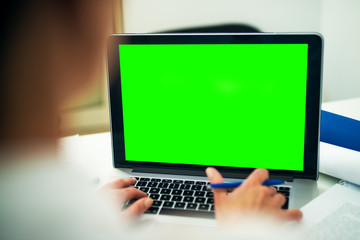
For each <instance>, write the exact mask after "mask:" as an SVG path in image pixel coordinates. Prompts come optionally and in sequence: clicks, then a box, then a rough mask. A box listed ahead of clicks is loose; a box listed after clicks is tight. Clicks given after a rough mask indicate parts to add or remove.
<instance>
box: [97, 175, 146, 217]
mask: <svg viewBox="0 0 360 240" xmlns="http://www.w3.org/2000/svg"><path fill="white" fill-rule="evenodd" d="M135 183H136V179H135V178H120V179H117V180H115V181H113V182H111V183H108V184H107V185H105V186H104V187H102V188H101V191H102V192H104V193H105V194H107V195H109V196H110V198H111V199H112V200H114V201H115V205H116V206H119V210H121V215H122V219H126V220H127V221H129V222H131V221H132V220H133V219H135V218H137V217H138V216H140V215H142V214H143V213H144V212H145V211H146V210H148V209H149V208H150V206H151V205H152V204H153V200H152V199H151V198H149V197H148V196H147V194H146V193H144V192H143V191H141V190H139V189H136V188H134V187H132V185H134V184H135ZM129 200H132V201H133V203H132V204H131V206H129V207H128V208H126V209H125V210H123V209H122V205H123V204H124V203H126V202H128V201H129Z"/></svg>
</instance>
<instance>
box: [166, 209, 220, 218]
mask: <svg viewBox="0 0 360 240" xmlns="http://www.w3.org/2000/svg"><path fill="white" fill-rule="evenodd" d="M159 214H161V215H173V216H182V217H198V218H210V219H211V218H212V219H213V218H215V215H214V213H213V212H209V211H196V210H185V209H174V208H162V209H161V210H160V212H159Z"/></svg>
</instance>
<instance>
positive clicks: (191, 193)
mask: <svg viewBox="0 0 360 240" xmlns="http://www.w3.org/2000/svg"><path fill="white" fill-rule="evenodd" d="M193 194H194V191H189V190H188V191H184V193H183V195H184V196H192V195H193Z"/></svg>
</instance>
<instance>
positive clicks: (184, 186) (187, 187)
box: [180, 184, 191, 190]
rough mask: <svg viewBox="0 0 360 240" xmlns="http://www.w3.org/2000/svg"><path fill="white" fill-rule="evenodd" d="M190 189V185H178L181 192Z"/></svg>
mask: <svg viewBox="0 0 360 240" xmlns="http://www.w3.org/2000/svg"><path fill="white" fill-rule="evenodd" d="M190 187H191V185H185V184H181V185H180V189H183V190H189V189H190Z"/></svg>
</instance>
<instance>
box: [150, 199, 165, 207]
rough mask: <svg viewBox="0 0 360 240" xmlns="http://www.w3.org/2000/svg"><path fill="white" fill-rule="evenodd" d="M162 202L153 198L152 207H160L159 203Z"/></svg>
mask: <svg viewBox="0 0 360 240" xmlns="http://www.w3.org/2000/svg"><path fill="white" fill-rule="evenodd" d="M162 203H163V201H157V200H155V201H154V202H153V205H152V206H153V207H160V206H161V204H162Z"/></svg>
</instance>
